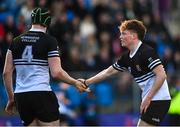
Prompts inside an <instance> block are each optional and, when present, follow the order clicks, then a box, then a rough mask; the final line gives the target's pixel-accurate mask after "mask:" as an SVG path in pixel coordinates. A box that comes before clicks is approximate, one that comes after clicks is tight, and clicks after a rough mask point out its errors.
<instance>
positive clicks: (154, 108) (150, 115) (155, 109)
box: [141, 100, 171, 126]
mask: <svg viewBox="0 0 180 127" xmlns="http://www.w3.org/2000/svg"><path fill="white" fill-rule="evenodd" d="M170 103H171V101H170V100H158V101H151V103H150V105H149V107H148V108H147V111H146V113H143V114H141V119H142V120H143V121H145V122H147V123H149V124H152V125H155V126H158V125H160V122H161V121H162V120H163V118H164V117H165V115H166V114H167V112H168V110H169V107H170Z"/></svg>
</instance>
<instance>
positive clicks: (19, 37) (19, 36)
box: [13, 31, 28, 42]
mask: <svg viewBox="0 0 180 127" xmlns="http://www.w3.org/2000/svg"><path fill="white" fill-rule="evenodd" d="M27 33H28V31H26V32H24V33H22V34H20V35H18V36H16V37H14V38H13V42H16V41H18V40H20V39H21V37H22V36H24V35H26V34H27Z"/></svg>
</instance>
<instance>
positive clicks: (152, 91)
mask: <svg viewBox="0 0 180 127" xmlns="http://www.w3.org/2000/svg"><path fill="white" fill-rule="evenodd" d="M165 80H166V74H160V75H158V76H156V78H155V81H154V84H153V86H152V88H151V89H150V91H149V93H148V95H147V97H148V98H150V99H152V98H153V97H154V95H155V94H156V93H157V92H158V90H159V89H160V88H161V86H162V85H163V83H164V81H165Z"/></svg>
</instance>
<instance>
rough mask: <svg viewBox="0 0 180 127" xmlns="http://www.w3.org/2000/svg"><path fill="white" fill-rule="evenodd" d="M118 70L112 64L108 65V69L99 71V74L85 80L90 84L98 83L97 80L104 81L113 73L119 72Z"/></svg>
mask: <svg viewBox="0 0 180 127" xmlns="http://www.w3.org/2000/svg"><path fill="white" fill-rule="evenodd" d="M117 73H118V71H117V70H116V69H114V68H113V67H112V66H110V67H108V68H107V69H105V70H103V71H101V72H99V73H98V74H97V75H95V76H93V77H91V78H89V79H87V80H86V81H85V84H86V85H87V86H88V85H90V84H93V83H97V82H100V81H103V80H105V79H107V78H109V77H111V76H112V75H115V74H117Z"/></svg>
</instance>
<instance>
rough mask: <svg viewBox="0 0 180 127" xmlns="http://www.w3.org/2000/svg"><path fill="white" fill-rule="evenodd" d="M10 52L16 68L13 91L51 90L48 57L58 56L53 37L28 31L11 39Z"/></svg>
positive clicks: (39, 32)
mask: <svg viewBox="0 0 180 127" xmlns="http://www.w3.org/2000/svg"><path fill="white" fill-rule="evenodd" d="M9 50H10V51H11V52H12V56H13V63H14V65H15V69H16V88H15V93H21V92H28V91H51V87H50V84H49V81H50V76H49V66H48V58H49V57H59V51H58V43H57V41H56V39H55V38H53V37H51V36H50V35H48V34H46V33H44V32H42V31H28V32H27V33H24V34H22V35H20V36H18V37H16V38H15V39H14V40H13V43H12V44H11V46H10V48H9Z"/></svg>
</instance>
